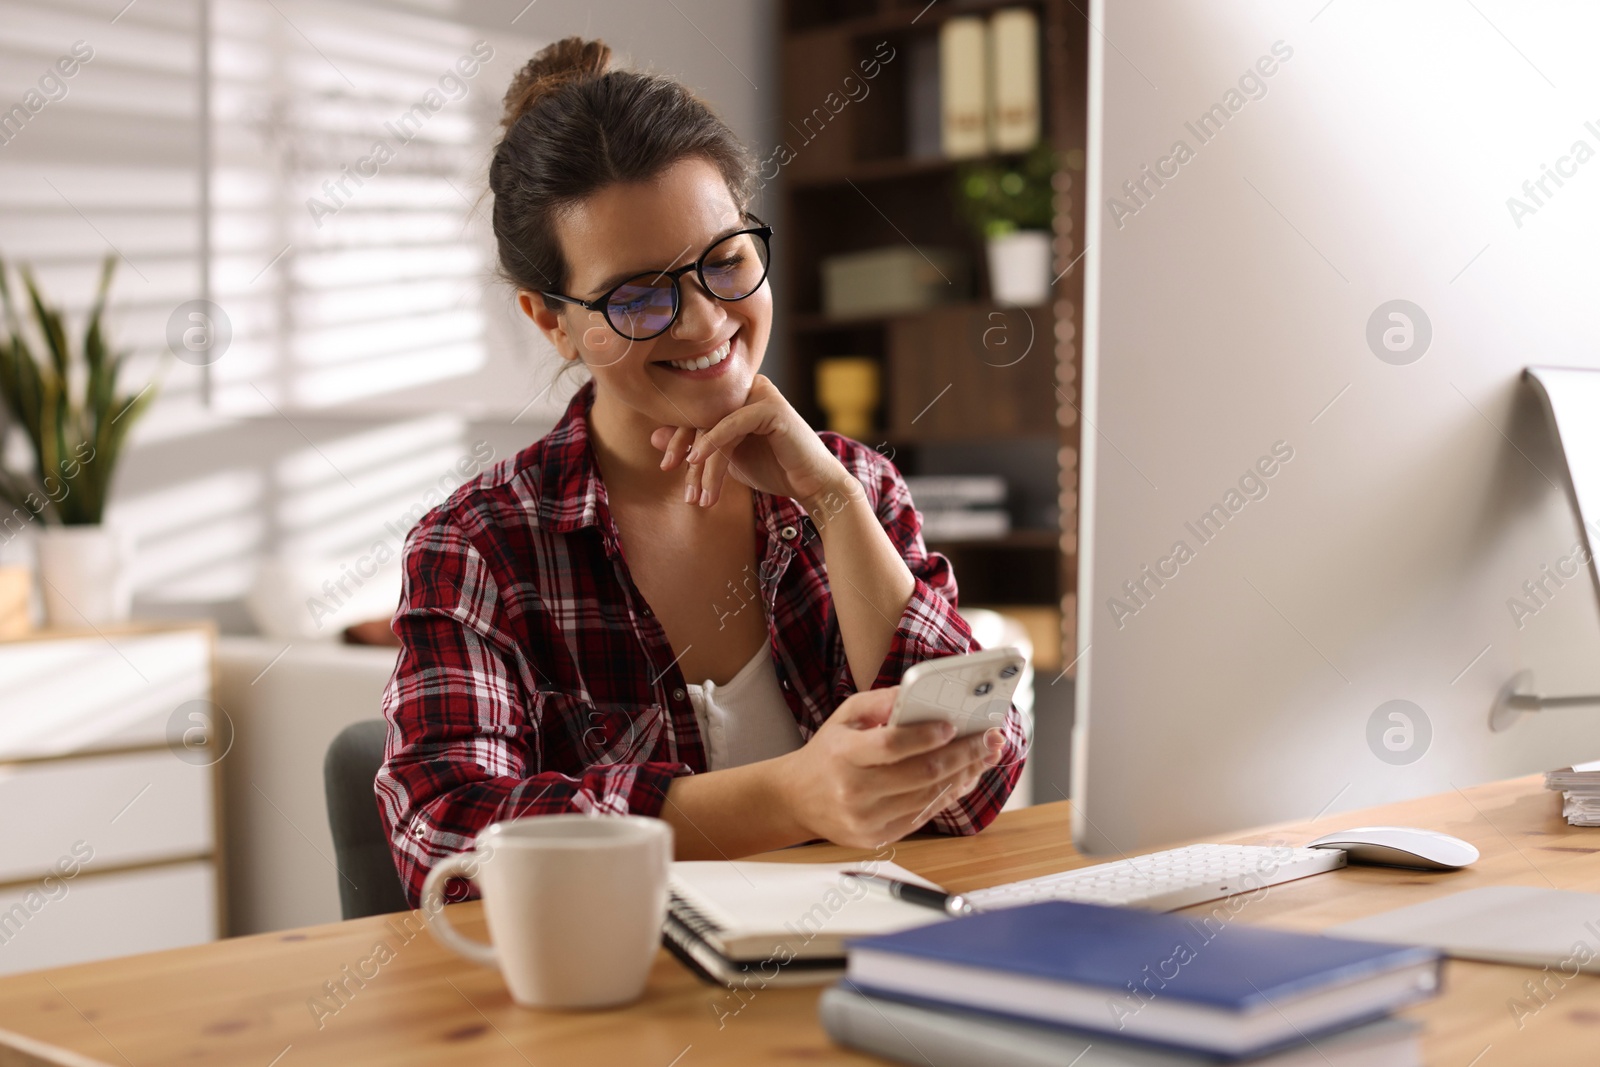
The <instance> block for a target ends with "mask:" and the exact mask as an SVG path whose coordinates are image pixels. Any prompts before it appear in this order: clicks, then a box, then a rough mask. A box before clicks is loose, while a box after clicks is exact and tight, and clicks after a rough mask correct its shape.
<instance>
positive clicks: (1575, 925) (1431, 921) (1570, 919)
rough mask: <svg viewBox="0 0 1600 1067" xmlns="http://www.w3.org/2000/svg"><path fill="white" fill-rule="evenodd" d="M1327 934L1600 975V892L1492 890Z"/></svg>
mask: <svg viewBox="0 0 1600 1067" xmlns="http://www.w3.org/2000/svg"><path fill="white" fill-rule="evenodd" d="M1323 933H1325V934H1331V935H1332V936H1334V937H1353V938H1357V939H1361V940H1367V941H1393V942H1395V943H1397V944H1401V945H1426V946H1428V947H1430V948H1436V949H1439V950H1440V951H1442V952H1444V953H1445V954H1446V955H1449V956H1455V957H1457V958H1458V959H1466V960H1487V961H1488V962H1490V963H1515V964H1520V965H1522V966H1525V967H1543V966H1546V965H1549V966H1552V967H1557V966H1560V967H1568V968H1572V967H1576V968H1578V969H1580V970H1584V971H1590V972H1594V973H1600V893H1569V892H1566V891H1565V890H1560V889H1541V888H1539V887H1538V886H1531V885H1493V886H1485V887H1484V888H1482V889H1465V890H1462V891H1461V892H1459V893H1452V894H1450V895H1449V896H1447V897H1439V898H1437V899H1436V900H1425V901H1423V902H1422V903H1420V904H1411V905H1409V906H1407V907H1404V908H1397V909H1395V910H1394V911H1385V912H1381V913H1380V914H1377V915H1370V916H1368V917H1367V918H1365V919H1357V920H1356V921H1355V922H1348V923H1344V924H1342V925H1340V926H1335V927H1333V928H1332V929H1330V930H1324V931H1323ZM1579 945H1582V946H1584V950H1583V951H1579V950H1578V946H1579Z"/></svg>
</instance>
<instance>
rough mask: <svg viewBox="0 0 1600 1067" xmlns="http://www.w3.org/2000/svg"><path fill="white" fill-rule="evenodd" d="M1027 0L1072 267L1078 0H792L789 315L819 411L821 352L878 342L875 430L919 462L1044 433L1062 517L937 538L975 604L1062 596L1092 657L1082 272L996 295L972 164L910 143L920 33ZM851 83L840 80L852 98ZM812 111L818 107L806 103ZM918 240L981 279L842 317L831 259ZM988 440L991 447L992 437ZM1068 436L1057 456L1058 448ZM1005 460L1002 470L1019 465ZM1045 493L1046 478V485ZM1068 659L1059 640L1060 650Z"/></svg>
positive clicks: (1080, 95)
mask: <svg viewBox="0 0 1600 1067" xmlns="http://www.w3.org/2000/svg"><path fill="white" fill-rule="evenodd" d="M1004 7H1028V8H1031V9H1032V10H1033V11H1034V12H1035V14H1037V15H1038V17H1039V25H1040V38H1041V50H1042V55H1041V64H1040V68H1041V75H1042V80H1043V87H1042V93H1043V105H1044V108H1043V110H1044V114H1043V130H1044V136H1045V137H1046V138H1047V139H1048V141H1049V142H1050V144H1051V146H1052V147H1053V148H1054V149H1055V150H1056V153H1057V157H1058V160H1060V161H1061V162H1062V165H1061V166H1060V167H1059V168H1058V171H1057V175H1056V179H1055V194H1056V220H1055V228H1054V241H1053V254H1054V261H1055V267H1054V269H1055V270H1056V271H1061V270H1063V268H1065V267H1066V266H1067V265H1068V264H1073V263H1075V261H1077V260H1078V257H1079V255H1080V253H1081V252H1082V250H1083V249H1082V247H1081V242H1082V236H1081V235H1082V233H1083V229H1084V226H1083V223H1084V196H1083V181H1082V178H1083V170H1082V161H1083V150H1084V138H1085V132H1086V92H1087V80H1086V73H1087V66H1088V34H1089V32H1090V30H1089V27H1088V25H1087V23H1086V22H1085V20H1084V16H1083V14H1082V12H1081V10H1080V8H1079V7H1078V6H1075V3H1074V0H1024V2H1022V3H1017V2H1015V0H1013V2H1003V0H937V2H935V3H933V4H929V3H928V2H927V0H848V2H847V0H785V2H784V5H783V12H782V19H781V24H780V25H781V37H782V40H781V45H780V52H781V58H780V62H781V67H782V92H783V106H782V112H783V132H780V135H779V137H780V139H783V138H785V137H786V138H788V142H789V144H790V145H791V147H792V148H793V157H792V158H791V159H789V160H788V161H787V162H785V163H784V165H783V167H782V172H783V180H782V183H781V185H780V189H781V200H780V203H779V205H778V211H777V214H778V219H777V220H776V222H777V224H778V225H779V226H780V227H781V230H780V233H781V234H782V238H781V242H780V249H781V250H780V253H779V254H780V255H781V256H782V257H783V265H784V267H785V272H784V278H785V285H784V293H783V294H782V295H781V296H780V299H782V300H784V302H785V307H784V311H785V315H784V318H783V320H782V321H783V322H784V324H785V328H786V331H787V334H788V337H787V342H788V347H787V350H788V353H789V373H788V378H789V382H790V393H791V397H792V399H793V401H794V403H795V406H796V407H797V408H798V409H799V410H800V411H801V413H802V414H804V415H805V417H806V418H807V419H808V420H810V421H811V423H812V424H813V425H814V426H817V427H819V428H820V427H823V426H825V425H826V419H825V417H824V415H823V412H822V410H821V409H820V407H819V406H818V405H817V403H816V397H815V380H816V364H817V361H818V360H821V359H824V358H827V357H830V356H845V355H849V356H868V357H871V358H873V359H875V360H877V361H879V363H880V364H881V367H882V383H883V388H882V395H883V401H882V403H881V404H880V407H879V412H878V423H877V425H876V426H875V428H874V430H873V432H872V435H871V440H870V441H868V442H867V443H869V444H872V445H873V446H875V447H877V448H879V449H880V451H883V452H884V453H885V454H886V455H890V456H891V457H892V458H893V459H894V462H895V463H896V464H897V465H898V466H899V467H900V469H901V471H902V472H904V473H905V474H907V475H916V474H948V473H974V472H975V469H974V465H975V463H977V462H981V461H977V460H974V461H970V462H966V463H962V464H957V465H955V467H954V468H953V467H952V464H951V462H950V457H951V455H952V450H956V451H961V450H967V451H968V452H970V454H971V455H972V456H979V455H984V454H989V453H993V454H995V455H1003V454H1005V450H1006V449H1007V448H1010V449H1012V450H1018V449H1022V450H1029V449H1031V450H1033V451H1032V452H1031V453H1030V454H1033V455H1037V454H1038V451H1039V450H1040V449H1043V450H1045V454H1046V455H1048V456H1049V462H1048V467H1049V468H1052V469H1051V470H1049V471H1048V472H1047V474H1046V477H1048V473H1053V475H1054V479H1055V484H1054V486H1053V487H1049V486H1047V487H1046V489H1047V491H1049V492H1052V493H1053V496H1054V499H1055V501H1056V504H1057V506H1058V508H1059V513H1060V517H1059V521H1056V522H1049V523H1047V522H1046V521H1045V520H1043V519H1041V518H1040V512H1041V511H1044V510H1048V509H1039V508H1034V509H1033V511H1034V513H1033V514H1020V515H1019V514H1016V513H1015V512H1014V514H1013V524H1014V526H1015V527H1016V528H1015V529H1014V530H1013V532H1012V533H1011V534H1008V535H1007V536H1005V537H1002V538H992V539H983V540H971V541H948V542H936V543H934V544H933V546H932V547H934V548H936V549H937V550H938V551H940V552H943V553H945V554H946V555H948V556H950V557H951V560H952V563H953V565H954V566H955V568H956V574H957V577H958V580H959V584H960V589H961V599H962V603H963V604H968V603H971V604H984V605H986V606H996V607H1003V606H1005V605H1008V604H1009V605H1017V606H1024V605H1026V606H1029V607H1031V608H1034V609H1037V608H1039V607H1044V606H1049V607H1053V608H1055V609H1056V610H1058V611H1059V612H1060V616H1061V620H1062V625H1061V648H1062V649H1063V650H1067V649H1070V650H1073V651H1070V652H1067V654H1066V655H1065V656H1064V657H1060V658H1059V662H1063V663H1066V662H1072V661H1074V660H1075V659H1076V651H1075V647H1076V644H1077V641H1076V635H1075V630H1076V603H1077V597H1076V593H1077V540H1078V506H1077V505H1078V457H1079V454H1080V452H1079V432H1080V431H1079V425H1078V423H1079V418H1078V405H1079V396H1078V382H1079V378H1080V369H1081V361H1080V356H1079V349H1078V338H1079V336H1080V335H1081V325H1082V314H1081V306H1082V298H1081V295H1082V291H1083V287H1082V275H1081V271H1080V270H1078V269H1077V268H1076V267H1074V269H1072V270H1071V271H1068V272H1066V273H1065V274H1064V275H1063V276H1062V277H1061V278H1059V279H1058V280H1057V281H1056V283H1055V286H1054V289H1053V292H1052V299H1051V302H1050V303H1049V304H1048V305H1046V306H1042V307H1036V308H1010V307H999V306H997V305H996V304H995V303H994V302H993V301H992V300H991V299H990V297H989V295H988V294H989V288H988V278H987V267H986V261H985V255H984V248H983V242H982V240H981V238H980V237H979V236H978V235H977V234H976V233H974V232H973V231H972V230H971V228H970V227H969V226H968V224H967V222H966V221H965V219H964V218H963V216H962V214H961V212H960V210H959V208H958V203H957V190H956V175H957V172H958V168H959V167H960V165H961V164H962V163H964V162H966V161H964V160H950V159H944V158H912V157H911V156H910V155H909V152H908V139H907V133H906V129H907V122H906V109H907V97H908V80H909V79H908V67H909V64H908V63H907V62H906V59H907V56H908V54H909V49H910V47H911V46H912V45H913V44H914V43H916V42H917V40H918V38H927V37H936V36H937V35H938V33H939V27H940V24H941V23H943V21H944V20H945V19H947V18H950V17H952V16H954V15H958V14H988V13H991V12H993V11H995V10H997V9H1000V8H1004ZM887 49H893V51H894V58H893V59H890V60H888V61H884V62H881V63H880V64H879V66H878V68H877V69H878V73H877V75H876V77H874V78H872V79H871V80H870V82H869V83H868V84H869V85H870V91H869V92H867V93H866V94H865V95H864V96H860V95H859V90H858V91H857V92H858V97H859V98H857V99H852V100H851V101H850V102H849V103H848V104H847V105H846V106H844V107H842V108H840V109H839V110H838V111H837V112H832V111H830V112H829V113H828V117H827V121H826V123H825V124H823V123H820V122H819V121H818V113H817V111H816V109H817V108H818V107H819V106H820V105H822V104H823V103H824V101H825V99H826V98H827V97H828V94H830V93H836V94H838V93H840V92H841V86H843V85H844V82H845V79H846V77H848V76H852V75H854V76H855V77H856V79H857V81H858V83H859V82H860V81H861V80H862V79H861V66H860V64H861V63H862V62H863V61H870V60H871V59H873V58H879V59H880V60H881V57H882V56H883V55H884V54H886V51H887ZM837 99H838V97H835V100H837ZM808 117H810V119H811V121H810V123H809V124H807V118H808ZM905 243H909V244H910V245H912V246H913V247H916V248H918V249H919V250H920V249H922V248H926V247H933V248H948V249H954V250H957V251H959V252H960V253H961V255H962V256H963V257H964V258H965V259H966V261H967V262H968V263H969V264H970V265H971V279H970V280H971V285H970V287H969V288H968V290H967V291H965V292H960V293H956V294H954V299H953V300H952V301H951V302H949V303H946V304H942V305H940V306H938V307H934V308H930V309H927V310H923V311H916V312H907V313H897V314H892V315H874V316H863V317H859V318H854V319H845V320H840V319H832V318H829V317H828V316H826V315H825V314H824V313H823V308H822V280H821V263H822V260H823V259H824V258H826V257H828V256H832V255H836V254H839V253H842V252H853V251H861V250H865V249H870V248H877V247H883V246H890V245H897V244H905ZM984 450H987V452H985V451H984ZM1051 453H1053V455H1050V454H1051ZM1006 468H1007V464H1006V463H1005V461H1003V460H997V461H996V469H995V470H993V471H992V472H993V473H1005V474H1007V476H1008V479H1009V478H1010V477H1011V476H1012V475H1013V470H1012V469H1006ZM1037 497H1038V494H1037V493H1035V494H1034V498H1035V500H1037ZM1052 659H1054V657H1052Z"/></svg>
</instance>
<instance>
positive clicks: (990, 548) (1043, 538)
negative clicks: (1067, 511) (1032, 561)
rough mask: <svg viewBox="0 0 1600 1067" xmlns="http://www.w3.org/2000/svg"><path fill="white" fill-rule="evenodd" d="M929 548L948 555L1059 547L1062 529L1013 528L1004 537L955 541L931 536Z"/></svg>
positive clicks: (958, 539) (959, 539)
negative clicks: (951, 553)
mask: <svg viewBox="0 0 1600 1067" xmlns="http://www.w3.org/2000/svg"><path fill="white" fill-rule="evenodd" d="M928 547H929V548H937V549H938V550H939V551H940V552H943V553H945V554H946V555H948V554H949V553H950V552H951V551H952V550H954V551H959V552H967V551H973V550H977V551H982V552H994V551H1001V552H1006V551H1018V550H1028V551H1033V550H1037V549H1058V548H1060V547H1061V531H1060V530H1029V529H1021V530H1012V531H1011V532H1010V533H1008V534H1006V535H1005V536H1004V537H973V538H957V539H956V540H954V541H940V540H935V539H932V538H930V539H929V540H928Z"/></svg>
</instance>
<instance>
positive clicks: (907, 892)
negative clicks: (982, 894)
mask: <svg viewBox="0 0 1600 1067" xmlns="http://www.w3.org/2000/svg"><path fill="white" fill-rule="evenodd" d="M844 873H845V874H846V875H848V876H850V877H851V878H859V879H861V880H862V881H864V882H871V883H873V884H874V885H880V886H882V887H883V888H885V889H887V890H888V891H889V895H890V896H892V897H894V898H895V899H896V900H903V901H905V902H906V903H907V904H920V905H922V906H923V907H924V908H933V909H934V910H936V911H942V912H944V913H945V914H946V915H957V916H959V915H971V914H972V905H971V904H968V903H967V899H966V898H965V897H963V896H961V895H960V894H959V893H941V892H939V891H938V890H937V889H929V888H928V887H927V886H925V885H917V884H916V883H914V882H902V881H900V880H899V879H898V878H885V877H884V876H883V875H881V874H868V873H867V872H866V871H845V872H844Z"/></svg>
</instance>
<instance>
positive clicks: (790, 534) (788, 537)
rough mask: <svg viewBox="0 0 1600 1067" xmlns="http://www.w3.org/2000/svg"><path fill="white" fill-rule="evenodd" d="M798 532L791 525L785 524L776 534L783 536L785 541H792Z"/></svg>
mask: <svg viewBox="0 0 1600 1067" xmlns="http://www.w3.org/2000/svg"><path fill="white" fill-rule="evenodd" d="M799 533H800V531H799V530H796V529H795V528H794V527H793V526H785V527H784V528H783V529H781V530H779V531H778V536H779V537H781V538H783V539H784V540H785V541H793V540H794V539H795V538H796V537H797V536H799Z"/></svg>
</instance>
